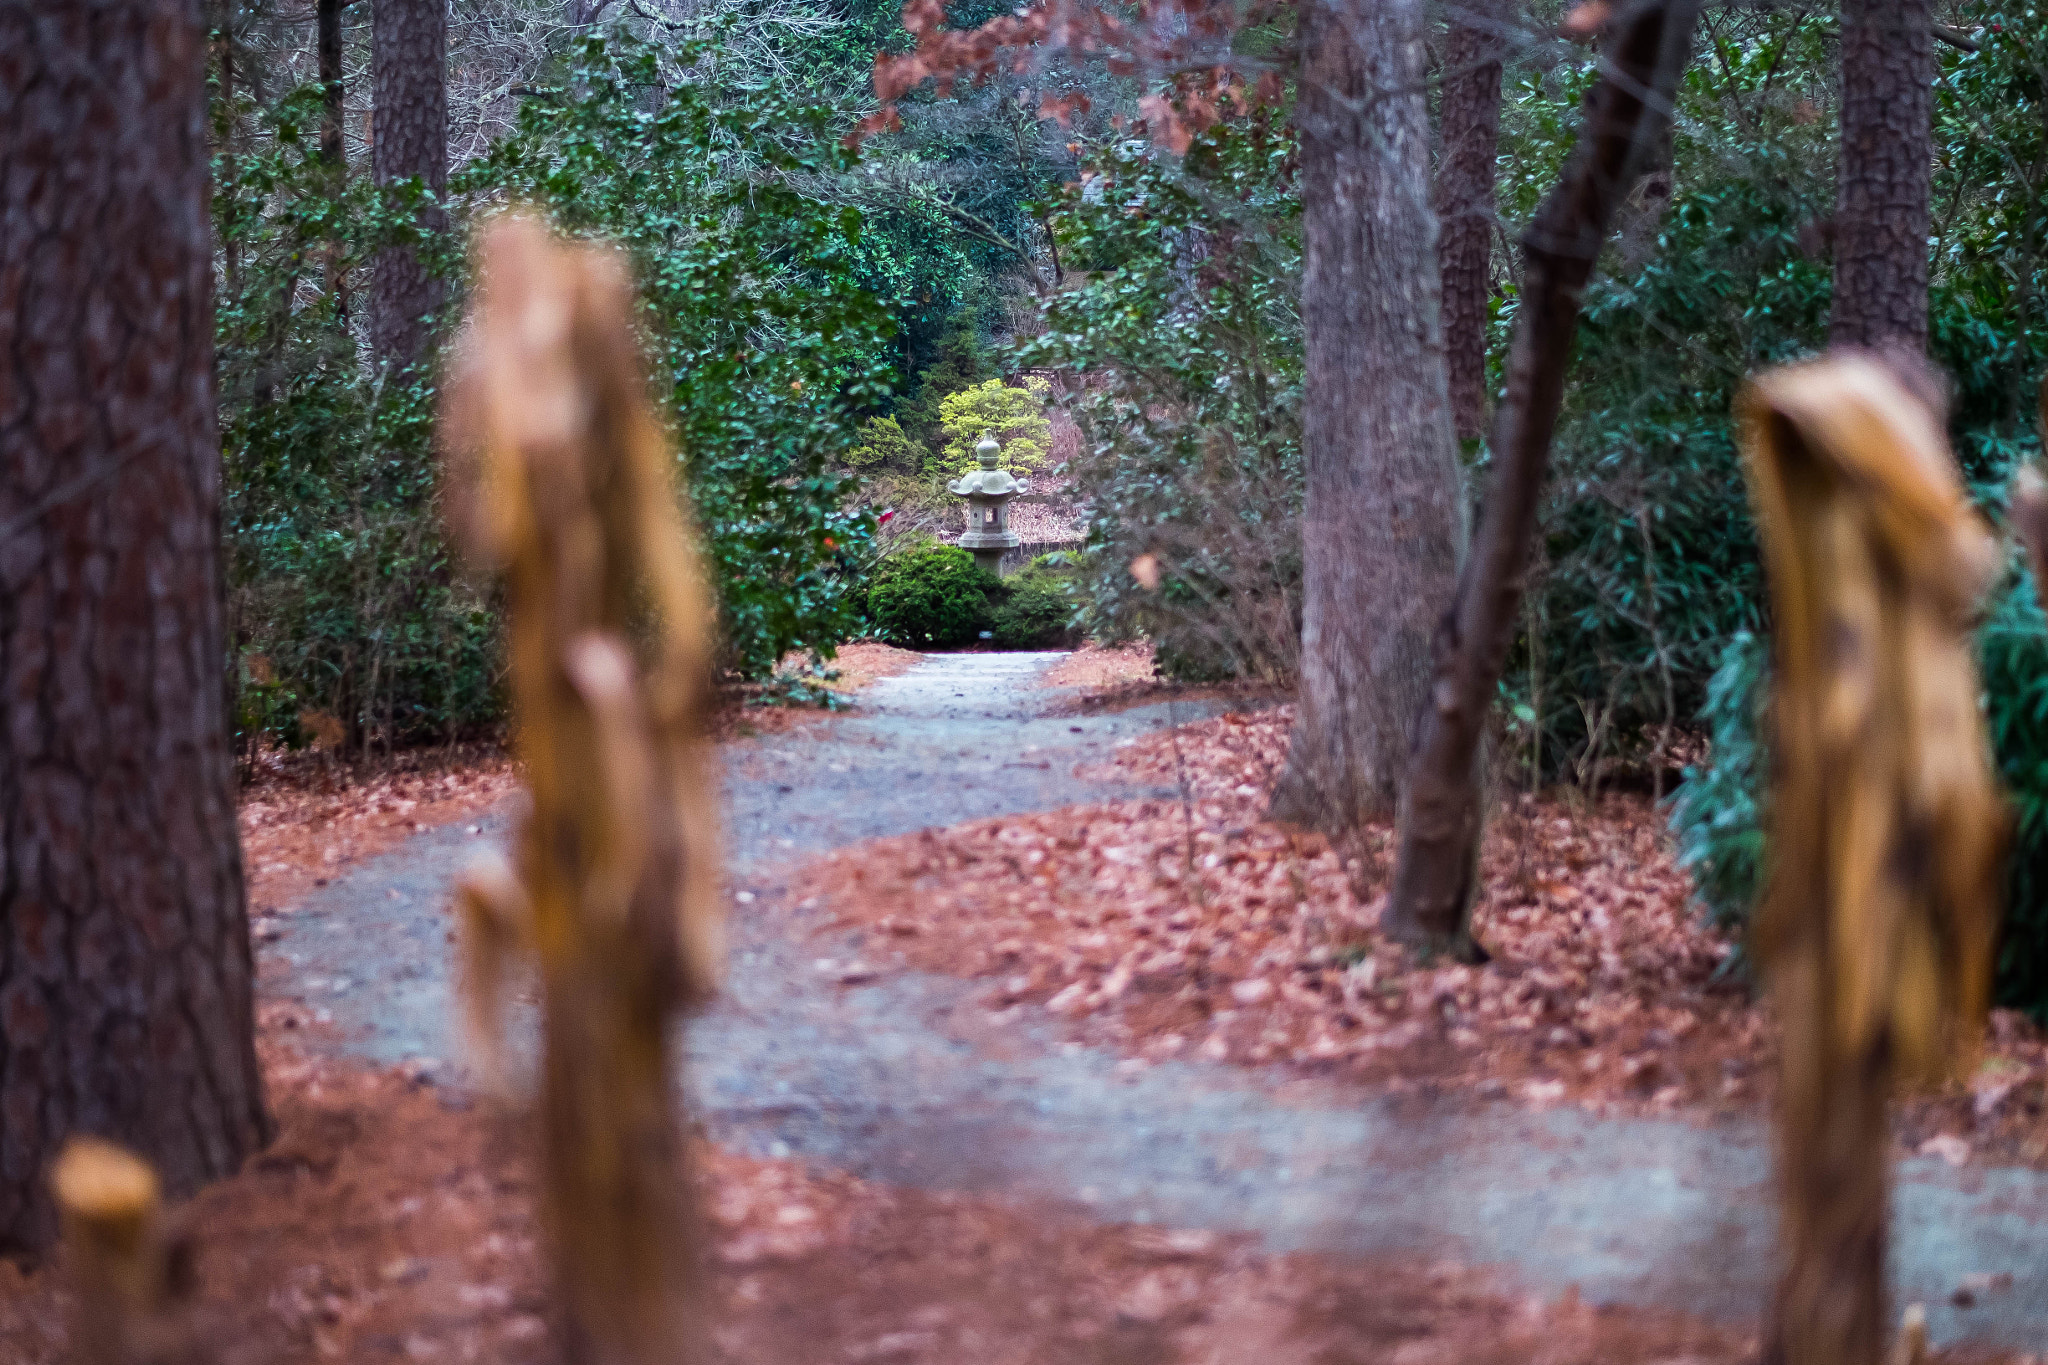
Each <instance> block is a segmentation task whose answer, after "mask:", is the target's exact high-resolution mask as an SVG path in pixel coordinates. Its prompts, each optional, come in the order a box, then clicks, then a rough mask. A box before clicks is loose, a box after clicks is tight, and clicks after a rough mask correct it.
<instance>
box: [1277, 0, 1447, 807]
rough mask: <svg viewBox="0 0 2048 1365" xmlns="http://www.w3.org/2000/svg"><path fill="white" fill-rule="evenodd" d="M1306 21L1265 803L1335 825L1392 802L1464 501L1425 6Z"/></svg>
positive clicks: (1346, 12) (1375, 1) (1333, 0)
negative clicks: (1283, 661) (1291, 537)
mask: <svg viewBox="0 0 2048 1365" xmlns="http://www.w3.org/2000/svg"><path fill="white" fill-rule="evenodd" d="M1304 30H1305V31H1304V44H1305V45H1304V52H1305V57H1304V62H1303V72H1302V81H1301V97H1300V102H1299V105H1298V107H1297V110H1296V120H1297V123H1298V126H1299V128H1300V133H1301V149H1302V222H1303V226H1302V233H1303V243H1304V248H1305V252H1306V256H1307V262H1306V269H1305V274H1304V279H1303V281H1302V303H1301V311H1302V326H1303V332H1304V336H1305V341H1306V346H1307V374H1306V388H1307V392H1306V395H1305V398H1304V407H1303V420H1302V458H1303V465H1304V468H1305V471H1306V478H1307V490H1306V491H1307V498H1306V505H1305V507H1304V509H1303V515H1302V580H1303V584H1302V599H1303V600H1302V633H1301V654H1302V658H1301V697H1300V704H1299V711H1298V714H1297V716H1296V718H1295V725H1294V738H1293V746H1292V749H1291V750H1290V752H1289V754H1288V760H1287V768H1286V771H1285V772H1284V773H1283V774H1282V775H1281V779H1280V783H1279V786H1278V788H1277V789H1276V791H1275V792H1274V795H1273V814H1274V816H1275V817H1276V818H1279V819H1284V820H1290V821H1293V822H1295V823H1297V824H1302V825H1307V826H1310V827H1313V828H1317V829H1321V830H1323V831H1325V832H1327V833H1329V834H1331V835H1332V836H1333V837H1337V838H1342V837H1343V836H1345V835H1347V834H1348V833H1350V832H1351V831H1353V830H1355V829H1356V828H1357V827H1358V826H1359V824H1360V823H1361V822H1362V821H1363V820H1365V819H1367V818H1368V817H1370V816H1372V815H1374V814H1378V813H1383V812H1387V811H1390V810H1391V809H1392V807H1393V804H1394V797H1395V788H1396V785H1397V783H1398V781H1399V779H1400V776H1401V770H1402V764H1403V761H1404V759H1405V758H1406V755H1407V752H1408V744H1409V738H1410V734H1411V732H1412V726H1413V723H1414V719H1415V716H1416V714H1417V712H1418V711H1419V709H1420V707H1421V704H1422V698H1423V694H1424V691H1425V689H1426V688H1427V686H1428V682H1429V639H1430V629H1431V626H1432V623H1433V622H1434V621H1435V620H1436V618H1437V616H1438V614H1439V613H1441V611H1442V610H1443V607H1444V605H1445V603H1447V602H1448V601H1449V600H1450V594H1451V589H1452V586H1453V583H1454V581H1455V575H1456V570H1457V556H1458V551H1459V546H1460V541H1461V539H1462V536H1463V508H1462V505H1461V496H1462V495H1461V490H1460V487H1459V471H1458V463H1457V452H1456V448H1455V444H1454V439H1453V436H1452V432H1451V420H1450V410H1449V399H1448V395H1447V393H1446V390H1445V380H1444V341H1443V331H1442V327H1441V323H1440V320H1439V303H1440V300H1439V288H1440V283H1439V279H1438V275H1437V269H1436V259H1437V232H1436V216H1435V214H1434V213H1433V212H1432V211H1431V209H1430V204H1429V188H1430V186H1429V111H1428V106H1427V102H1426V94H1425V86H1424V80H1423V76H1424V69H1425V68H1424V53H1423V39H1424V36H1425V34H1426V32H1427V29H1426V19H1425V16H1424V11H1423V6H1422V4H1421V3H1420V0H1314V2H1313V3H1311V4H1310V5H1309V6H1308V8H1307V13H1306V15H1305V20H1304Z"/></svg>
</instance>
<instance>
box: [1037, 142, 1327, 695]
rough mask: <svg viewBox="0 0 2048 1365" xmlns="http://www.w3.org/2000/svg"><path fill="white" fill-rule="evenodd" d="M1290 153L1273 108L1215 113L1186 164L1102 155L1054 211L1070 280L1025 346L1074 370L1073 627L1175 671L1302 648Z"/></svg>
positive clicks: (1205, 673)
mask: <svg viewBox="0 0 2048 1365" xmlns="http://www.w3.org/2000/svg"><path fill="white" fill-rule="evenodd" d="M1294 151H1295V144H1294V137H1293V134H1292V132H1291V130H1289V129H1288V128H1287V127H1286V126H1285V124H1284V123H1283V122H1281V121H1279V120H1277V119H1275V118H1272V117H1270V116H1269V115H1268V114H1266V113H1254V114H1250V115H1245V116H1242V117H1236V118H1232V119H1230V120H1228V121H1226V122H1224V123H1221V124H1218V125H1216V126H1215V127H1213V128H1211V129H1209V130H1208V131H1207V132H1205V133H1203V134H1202V135H1201V136H1199V137H1198V138H1196V139H1195V142H1194V144H1193V145H1192V146H1191V147H1190V148H1189V149H1188V153H1187V155H1186V156H1185V157H1181V158H1175V157H1170V156H1166V155H1164V154H1162V153H1161V152H1159V151H1158V149H1157V148H1155V147H1153V146H1151V145H1149V144H1147V143H1145V142H1144V141H1142V140H1135V139H1119V140H1118V141H1116V142H1113V143H1111V144H1110V145H1108V146H1107V147H1104V148H1103V149H1101V151H1100V152H1099V153H1098V155H1097V156H1096V157H1095V158H1094V159H1093V160H1092V161H1091V162H1090V163H1089V166H1088V174H1087V177H1086V179H1085V180H1084V181H1083V183H1082V184H1081V185H1077V186H1074V187H1072V188H1070V189H1069V190H1068V191H1067V192H1066V194H1065V196H1064V198H1063V199H1062V200H1061V202H1060V204H1059V206H1058V208H1059V216H1058V217H1057V219H1055V231H1056V232H1057V233H1058V235H1059V242H1060V250H1061V254H1062V256H1063V258H1065V259H1066V260H1068V261H1069V262H1070V263H1071V267H1072V269H1071V273H1072V274H1073V275H1074V276H1076V277H1079V279H1080V280H1081V282H1080V283H1078V284H1076V285H1075V286H1073V287H1071V288H1068V289H1065V290H1062V291H1061V292H1059V293H1057V294H1055V295H1053V296H1052V297H1051V298H1050V299H1049V300H1047V302H1046V304H1045V307H1044V323H1045V328H1044V331H1043V332H1042V333H1041V334H1040V335H1038V336H1037V337H1034V338H1031V339H1030V340H1028V341H1026V342H1025V343H1024V344H1023V345H1022V346H1020V348H1019V350H1018V355H1017V358H1018V361H1019V362H1020V363H1021V364H1022V365H1025V366H1029V367H1043V368H1053V369H1062V370H1066V371H1069V372H1071V373H1073V374H1075V375H1077V376H1079V382H1078V383H1076V384H1074V385H1072V386H1071V389H1072V391H1073V393H1074V395H1075V396H1074V397H1073V398H1072V399H1071V400H1069V404H1068V411H1069V412H1070V414H1071V415H1072V416H1073V418H1074V420H1075V422H1076V423H1077V424H1078V425H1079V427H1080V429H1081V433H1082V436H1083V437H1084V443H1083V448H1082V450H1081V452H1080V453H1079V454H1078V455H1077V456H1076V457H1075V458H1074V459H1073V460H1072V461H1071V462H1070V467H1069V469H1068V476H1069V477H1070V478H1071V479H1072V480H1073V481H1074V482H1075V483H1077V484H1079V485H1080V486H1082V487H1084V488H1086V489H1087V490H1088V494H1089V507H1090V518H1089V523H1088V544H1087V550H1086V553H1085V554H1084V555H1082V556H1081V557H1080V561H1079V565H1078V574H1077V577H1078V580H1079V584H1080V593H1081V596H1082V599H1083V603H1084V606H1085V624H1086V626H1087V628H1088V630H1089V631H1090V633H1092V634H1094V635H1097V636H1099V637H1102V638H1105V639H1126V638H1130V637H1132V636H1137V635H1144V636H1148V637H1150V638H1151V639H1152V641H1153V642H1154V644H1155V645H1156V647H1157V650H1158V653H1157V655H1156V657H1157V658H1158V660H1159V663H1160V666H1161V668H1162V670H1163V671H1164V672H1166V673H1167V675H1168V676H1170V677H1176V678H1180V679H1184V680H1189V681H1195V680H1207V679H1212V678H1215V677H1219V676H1240V677H1256V678H1264V679H1272V680H1286V679H1289V678H1291V677H1292V676H1293V674H1294V670H1295V668H1296V664H1297V661H1298V658H1299V652H1300V639H1301V527H1300V518H1301V493H1302V477H1301V418H1300V409H1301V379H1302V352H1301V319H1300V311H1299V308H1298V292H1299V288H1300V280H1301V240H1300V200H1299V198H1298V193H1297V187H1296V183H1295V178H1294V176H1295V167H1296V158H1295V155H1294ZM1197 249H1198V250H1199V255H1198V256H1197V255H1195V254H1194V253H1195V252H1196V251H1197ZM1191 261H1193V262H1194V263H1193V264H1191ZM1140 555H1151V556H1152V557H1153V559H1154V561H1155V562H1156V563H1157V564H1158V565H1159V568H1160V586H1159V588H1158V590H1157V591H1156V592H1154V591H1146V590H1145V589H1143V588H1141V587H1140V585H1139V584H1138V583H1137V582H1136V580H1134V579H1133V578H1132V576H1131V572H1130V565H1131V562H1132V561H1133V560H1135V559H1137V558H1138V557H1139V556H1140Z"/></svg>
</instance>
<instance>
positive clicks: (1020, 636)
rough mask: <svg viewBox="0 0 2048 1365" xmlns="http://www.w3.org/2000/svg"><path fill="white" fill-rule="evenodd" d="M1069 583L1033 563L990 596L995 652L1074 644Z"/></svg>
mask: <svg viewBox="0 0 2048 1365" xmlns="http://www.w3.org/2000/svg"><path fill="white" fill-rule="evenodd" d="M1071 582H1072V580H1071V579H1070V578H1069V577H1068V576H1067V575H1065V574H1062V573H1061V572H1060V571H1059V570H1058V569H1055V568H1053V567H1051V566H1050V565H1047V564H1045V563H1043V562H1042V561H1034V562H1033V563H1032V564H1031V565H1030V566H1029V567H1027V568H1025V569H1024V570H1023V572H1021V573H1018V574H1016V575H1014V576H1013V577H1010V578H1006V579H1004V580H1003V581H1002V586H1001V589H1000V590H999V591H996V592H994V593H992V597H993V598H994V610H993V613H992V615H991V618H990V619H991V627H990V629H991V631H992V633H993V634H994V636H995V645H996V648H997V649H1059V648H1062V647H1065V646H1069V645H1072V644H1074V643H1075V636H1076V635H1077V634H1078V632H1077V631H1076V630H1075V628H1074V606H1075V601H1074V593H1073V590H1072V586H1071Z"/></svg>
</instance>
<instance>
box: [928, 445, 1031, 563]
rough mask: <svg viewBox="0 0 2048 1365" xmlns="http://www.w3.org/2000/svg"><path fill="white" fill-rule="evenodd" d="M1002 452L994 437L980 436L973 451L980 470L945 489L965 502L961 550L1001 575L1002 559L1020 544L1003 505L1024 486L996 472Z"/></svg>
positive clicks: (1001, 472)
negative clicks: (964, 526) (978, 458)
mask: <svg viewBox="0 0 2048 1365" xmlns="http://www.w3.org/2000/svg"><path fill="white" fill-rule="evenodd" d="M1002 452H1003V448H1002V447H1001V446H999V445H997V444H996V440H995V437H993V436H990V435H989V434H988V433H987V432H983V433H982V435H981V440H980V441H979V442H977V443H976V445H975V447H974V453H975V454H976V455H977V456H979V457H980V458H981V468H979V469H976V470H973V471H971V472H969V473H968V474H966V475H965V476H963V477H961V478H958V479H955V480H953V482H951V483H949V484H947V485H946V490H947V491H948V492H950V493H953V494H955V495H956V496H958V497H963V498H965V499H967V534H965V535H963V536H961V537H960V548H961V549H963V550H971V551H973V553H974V562H975V563H976V564H979V565H980V566H981V567H982V568H984V569H986V570H988V571H989V572H990V573H1000V572H1001V571H1002V563H1003V555H1004V554H1006V553H1007V552H1009V551H1011V550H1014V549H1016V548H1017V546H1018V545H1020V544H1022V542H1021V541H1019V540H1018V539H1017V533H1016V532H1014V531H1012V530H1011V529H1010V514H1009V512H1008V510H1007V509H1006V508H1005V507H1004V506H1003V504H1004V503H1006V502H1008V501H1009V500H1010V499H1011V498H1014V497H1016V496H1017V495H1018V494H1019V493H1021V492H1023V491H1024V485H1023V484H1021V483H1019V482H1017V480H1015V479H1013V478H1011V477H1010V475H1009V472H1008V471H1007V470H1001V469H997V468H996V459H997V457H998V456H1000V455H1001V454H1002Z"/></svg>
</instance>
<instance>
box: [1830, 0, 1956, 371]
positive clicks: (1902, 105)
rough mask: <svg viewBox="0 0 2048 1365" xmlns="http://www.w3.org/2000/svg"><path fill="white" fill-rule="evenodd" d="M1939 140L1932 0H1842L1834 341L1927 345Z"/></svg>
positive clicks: (1917, 347)
mask: <svg viewBox="0 0 2048 1365" xmlns="http://www.w3.org/2000/svg"><path fill="white" fill-rule="evenodd" d="M1933 139H1934V31H1933V28H1932V16H1931V15H1930V14H1929V11H1928V0H1842V142H1841V162H1840V168H1839V172H1838V175H1837V178H1836V188H1835V292H1834V304H1833V311H1832V314H1831V316H1830V317H1829V320H1828V340H1829V342H1831V343H1832V344H1834V345H1837V346H1876V345H1878V344H1879V343H1882V342H1893V343H1899V344H1904V345H1907V346H1909V347H1911V348H1912V349H1914V350H1918V351H1925V350H1926V348H1927V266H1928V262H1927V234H1928V226H1929V217H1928V215H1929V209H1928V196H1929V195H1930V194H1931V193H1932V190H1933V175H1934V169H1933V168H1934V148H1933Z"/></svg>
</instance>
